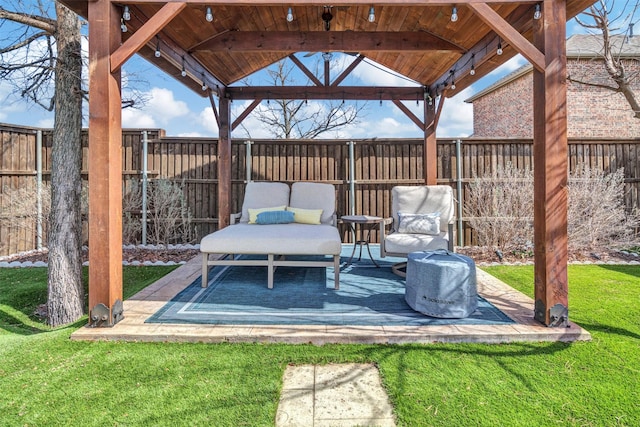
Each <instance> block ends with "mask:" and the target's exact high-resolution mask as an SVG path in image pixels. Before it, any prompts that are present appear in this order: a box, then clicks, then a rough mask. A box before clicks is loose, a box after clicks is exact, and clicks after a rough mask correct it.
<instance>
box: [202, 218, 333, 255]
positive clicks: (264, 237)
mask: <svg viewBox="0 0 640 427" xmlns="http://www.w3.org/2000/svg"><path fill="white" fill-rule="evenodd" d="M341 249H342V241H341V240H340V233H339V232H338V229H337V228H336V227H334V226H333V225H309V224H296V223H292V224H271V225H269V226H258V225H251V224H235V225H230V226H228V227H225V228H223V229H222V230H218V231H215V232H213V233H211V234H208V235H206V236H205V237H203V238H202V240H201V241H200V251H201V252H208V253H214V254H277V255H339V254H340V251H341Z"/></svg>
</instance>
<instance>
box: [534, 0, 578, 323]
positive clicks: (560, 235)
mask: <svg viewBox="0 0 640 427" xmlns="http://www.w3.org/2000/svg"><path fill="white" fill-rule="evenodd" d="M542 9H543V10H542V16H543V17H542V19H540V20H539V21H536V23H535V24H534V42H535V44H536V46H537V47H538V48H539V49H540V50H542V51H543V52H544V56H545V62H546V66H545V70H546V71H545V72H544V73H542V72H540V71H539V70H538V69H534V70H533V106H534V110H533V118H534V130H533V162H534V168H533V171H534V212H533V218H534V256H535V267H534V276H535V284H534V286H535V291H534V293H535V308H534V318H535V319H536V320H538V321H539V322H541V323H543V324H545V325H547V326H567V325H568V307H569V306H568V278H567V260H568V255H567V252H568V249H567V199H568V194H567V180H568V178H567V177H568V168H567V152H568V148H567V146H568V144H567V80H566V67H567V64H566V46H565V39H566V34H565V28H566V27H565V22H566V20H565V13H566V10H565V2H564V0H544V5H543V7H542Z"/></svg>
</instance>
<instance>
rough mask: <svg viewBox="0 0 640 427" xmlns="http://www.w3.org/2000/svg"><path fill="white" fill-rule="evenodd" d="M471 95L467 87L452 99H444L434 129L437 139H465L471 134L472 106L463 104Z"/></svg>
mask: <svg viewBox="0 0 640 427" xmlns="http://www.w3.org/2000/svg"><path fill="white" fill-rule="evenodd" d="M472 93H473V90H472V89H471V87H468V88H466V89H465V90H463V91H461V92H460V93H458V94H457V95H456V96H454V97H453V98H448V99H445V101H444V106H443V108H442V114H441V115H440V121H439V123H438V128H437V129H436V135H437V136H438V137H465V136H469V135H471V134H472V133H473V106H472V105H471V104H468V103H466V102H464V100H465V99H467V98H469V97H470V96H471V94H472Z"/></svg>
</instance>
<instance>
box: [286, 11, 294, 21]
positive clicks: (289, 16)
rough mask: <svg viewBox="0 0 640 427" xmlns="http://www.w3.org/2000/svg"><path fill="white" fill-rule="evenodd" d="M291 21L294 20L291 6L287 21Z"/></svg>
mask: <svg viewBox="0 0 640 427" xmlns="http://www.w3.org/2000/svg"><path fill="white" fill-rule="evenodd" d="M291 21H293V11H292V10H291V8H289V10H287V22H291Z"/></svg>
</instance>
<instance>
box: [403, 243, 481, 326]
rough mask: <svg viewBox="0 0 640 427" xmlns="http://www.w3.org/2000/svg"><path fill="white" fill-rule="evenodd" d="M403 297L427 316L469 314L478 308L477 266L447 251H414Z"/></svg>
mask: <svg viewBox="0 0 640 427" xmlns="http://www.w3.org/2000/svg"><path fill="white" fill-rule="evenodd" d="M404 299H405V300H406V301H407V304H409V305H410V306H411V308H413V309H414V310H415V311H418V312H420V313H423V314H426V315H427V316H432V317H442V318H453V319H460V318H464V317H468V316H469V315H470V314H471V313H473V312H474V311H475V310H476V308H477V307H478V291H477V282H476V265H475V263H474V262H473V260H472V259H471V258H469V257H467V256H464V255H460V254H456V253H453V252H449V251H447V250H436V251H424V252H411V253H410V254H409V255H408V260H407V284H406V289H405V295H404Z"/></svg>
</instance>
